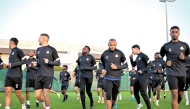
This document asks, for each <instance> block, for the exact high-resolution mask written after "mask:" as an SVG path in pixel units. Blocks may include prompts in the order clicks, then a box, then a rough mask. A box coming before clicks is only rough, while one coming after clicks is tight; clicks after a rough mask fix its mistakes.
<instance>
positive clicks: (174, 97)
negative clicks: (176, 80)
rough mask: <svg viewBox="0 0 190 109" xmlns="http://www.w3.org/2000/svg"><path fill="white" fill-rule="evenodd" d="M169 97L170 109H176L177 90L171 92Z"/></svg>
mask: <svg viewBox="0 0 190 109" xmlns="http://www.w3.org/2000/svg"><path fill="white" fill-rule="evenodd" d="M171 96H172V102H171V105H172V109H178V89H173V90H171Z"/></svg>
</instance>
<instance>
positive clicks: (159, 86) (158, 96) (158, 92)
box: [156, 85, 161, 106]
mask: <svg viewBox="0 0 190 109" xmlns="http://www.w3.org/2000/svg"><path fill="white" fill-rule="evenodd" d="M160 90H161V85H158V91H157V100H156V106H159V104H158V103H159V100H160Z"/></svg>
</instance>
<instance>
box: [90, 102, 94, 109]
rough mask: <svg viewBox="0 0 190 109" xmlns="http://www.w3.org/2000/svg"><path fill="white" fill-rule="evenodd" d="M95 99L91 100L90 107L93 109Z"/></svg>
mask: <svg viewBox="0 0 190 109" xmlns="http://www.w3.org/2000/svg"><path fill="white" fill-rule="evenodd" d="M93 106H94V101H90V109H93Z"/></svg>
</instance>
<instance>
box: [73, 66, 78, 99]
mask: <svg viewBox="0 0 190 109" xmlns="http://www.w3.org/2000/svg"><path fill="white" fill-rule="evenodd" d="M73 77H75V78H76V79H75V86H74V91H75V93H76V94H77V100H79V99H80V93H79V92H78V88H80V85H79V84H80V70H79V66H78V63H77V66H76V68H75V73H74V75H73Z"/></svg>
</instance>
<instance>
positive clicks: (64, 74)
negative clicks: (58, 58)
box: [59, 65, 71, 102]
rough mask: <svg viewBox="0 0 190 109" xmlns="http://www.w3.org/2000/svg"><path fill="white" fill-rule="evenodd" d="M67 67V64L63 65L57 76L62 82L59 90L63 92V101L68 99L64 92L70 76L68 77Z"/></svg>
mask: <svg viewBox="0 0 190 109" xmlns="http://www.w3.org/2000/svg"><path fill="white" fill-rule="evenodd" d="M67 69H68V66H67V65H63V71H62V72H60V74H59V76H60V79H59V80H60V81H61V83H62V86H61V92H62V94H63V96H64V97H63V102H65V100H67V99H68V95H67V93H66V91H67V88H68V86H69V80H71V77H70V74H69V72H68V71H67Z"/></svg>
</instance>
